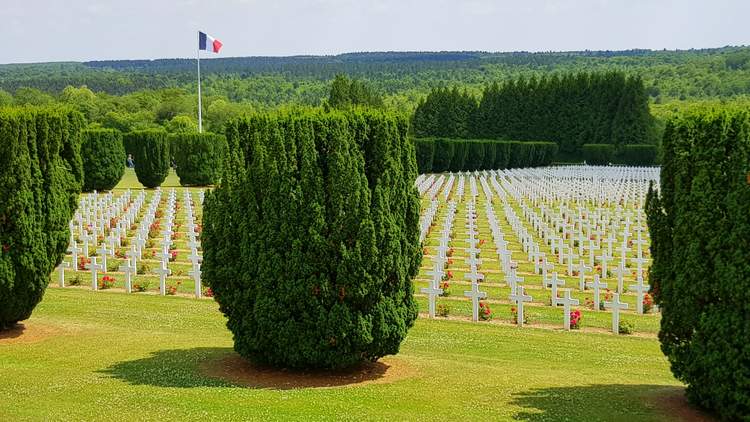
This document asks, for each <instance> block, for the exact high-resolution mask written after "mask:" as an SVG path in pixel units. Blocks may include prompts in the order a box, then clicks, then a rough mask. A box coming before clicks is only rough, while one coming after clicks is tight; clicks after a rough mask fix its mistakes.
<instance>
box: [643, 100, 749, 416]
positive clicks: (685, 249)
mask: <svg viewBox="0 0 750 422" xmlns="http://www.w3.org/2000/svg"><path fill="white" fill-rule="evenodd" d="M662 147H663V152H664V157H663V164H662V171H661V190H660V193H658V192H655V191H654V190H653V189H651V190H650V191H649V194H648V197H647V202H646V212H647V216H648V226H649V231H650V233H651V254H652V256H653V263H652V265H651V269H650V284H651V285H652V288H653V293H654V300H655V302H656V303H657V304H659V305H660V306H661V312H662V317H661V330H660V332H659V340H660V341H661V346H662V351H663V352H664V354H666V355H667V358H668V359H669V362H670V363H671V367H672V372H673V373H674V375H675V376H676V377H677V378H678V379H680V380H681V381H684V382H685V383H687V384H688V387H687V395H688V398H689V400H690V401H691V402H693V403H695V404H697V405H700V406H703V407H705V408H708V409H712V410H713V411H715V412H717V413H718V414H719V415H720V416H721V417H722V418H723V419H726V420H750V121H749V120H748V115H747V113H746V112H737V111H731V112H730V111H701V112H696V113H695V114H689V115H685V116H681V117H677V118H674V119H673V120H671V121H669V122H668V124H667V127H666V129H665V133H664V139H663V143H662Z"/></svg>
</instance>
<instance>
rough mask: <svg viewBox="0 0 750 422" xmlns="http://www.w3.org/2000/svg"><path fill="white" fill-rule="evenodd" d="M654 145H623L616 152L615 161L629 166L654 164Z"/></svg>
mask: <svg viewBox="0 0 750 422" xmlns="http://www.w3.org/2000/svg"><path fill="white" fill-rule="evenodd" d="M657 154H658V149H657V146H656V145H623V146H622V147H620V150H619V151H618V152H617V162H618V163H621V164H627V165H631V166H651V165H654V164H656V156H657Z"/></svg>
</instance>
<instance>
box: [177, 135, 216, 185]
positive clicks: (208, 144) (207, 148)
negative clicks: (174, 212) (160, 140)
mask: <svg viewBox="0 0 750 422" xmlns="http://www.w3.org/2000/svg"><path fill="white" fill-rule="evenodd" d="M169 149H170V151H171V153H172V154H173V155H174V160H175V164H176V165H177V169H176V171H177V176H179V178H180V184H181V185H182V186H207V185H213V184H215V183H217V182H218V181H219V177H220V176H221V169H222V167H223V164H224V158H225V154H226V150H227V141H226V139H225V138H224V136H221V135H217V134H214V133H179V134H173V135H170V136H169Z"/></svg>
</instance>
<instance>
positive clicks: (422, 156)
mask: <svg viewBox="0 0 750 422" xmlns="http://www.w3.org/2000/svg"><path fill="white" fill-rule="evenodd" d="M414 148H415V150H416V155H417V171H418V172H419V173H426V172H429V171H431V170H432V162H433V159H434V157H435V140H434V139H415V140H414Z"/></svg>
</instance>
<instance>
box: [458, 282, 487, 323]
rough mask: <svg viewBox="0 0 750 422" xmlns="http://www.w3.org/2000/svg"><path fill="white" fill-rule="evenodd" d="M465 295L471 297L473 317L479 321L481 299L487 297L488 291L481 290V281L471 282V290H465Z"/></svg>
mask: <svg viewBox="0 0 750 422" xmlns="http://www.w3.org/2000/svg"><path fill="white" fill-rule="evenodd" d="M464 296H466V297H469V298H471V309H472V319H473V320H474V321H475V322H476V321H479V299H484V298H485V297H487V292H482V291H479V283H477V282H476V281H472V282H471V290H465V291H464Z"/></svg>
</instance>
